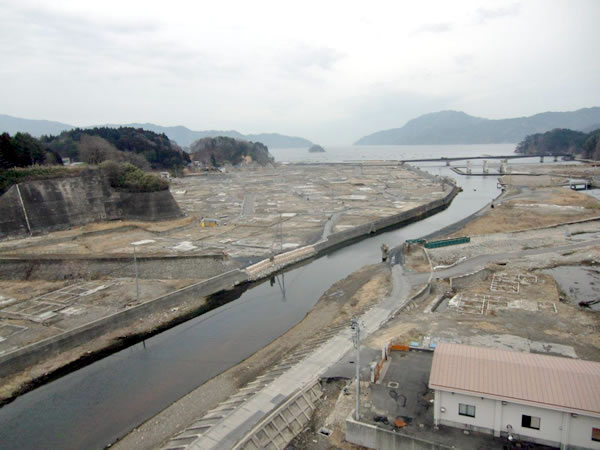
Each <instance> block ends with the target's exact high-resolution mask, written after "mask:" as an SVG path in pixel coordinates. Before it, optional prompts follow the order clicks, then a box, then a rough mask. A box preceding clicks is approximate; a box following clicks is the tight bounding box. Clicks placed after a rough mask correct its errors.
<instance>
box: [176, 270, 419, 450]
mask: <svg viewBox="0 0 600 450" xmlns="http://www.w3.org/2000/svg"><path fill="white" fill-rule="evenodd" d="M392 278H393V286H394V287H393V290H392V294H391V295H390V296H389V297H387V298H385V299H384V300H382V301H381V302H380V303H379V304H377V305H374V306H372V307H371V308H370V309H368V310H367V311H366V312H365V313H364V314H363V315H362V316H360V318H359V320H360V322H361V324H362V334H361V336H362V337H363V338H364V337H366V336H368V335H369V334H371V333H373V332H374V331H377V330H378V329H379V328H380V327H381V325H382V324H383V323H384V322H385V321H387V320H388V318H389V317H390V316H391V315H392V314H393V313H394V312H395V311H396V310H397V309H398V308H400V307H402V306H403V305H404V304H405V303H406V302H407V301H408V296H409V293H410V285H409V284H408V282H407V279H406V277H404V276H403V269H402V266H400V265H395V266H393V267H392ZM351 349H352V339H351V330H350V328H349V327H344V328H343V329H341V331H339V332H338V333H336V334H335V335H334V336H333V337H331V338H330V339H328V340H327V341H325V342H324V343H323V344H321V345H320V346H318V347H316V348H315V349H314V350H313V351H312V352H310V353H309V354H308V355H307V356H306V357H305V358H304V359H302V360H301V361H300V362H298V363H297V364H295V365H294V366H292V367H290V368H289V369H287V370H286V371H285V372H283V373H282V374H281V375H279V376H278V377H277V378H275V379H274V380H273V381H272V382H271V383H270V384H268V385H267V386H265V387H263V388H262V389H261V390H260V391H259V392H258V393H255V394H254V395H253V396H252V397H251V398H249V399H248V400H247V401H246V402H245V403H244V404H243V405H241V406H239V407H237V408H236V409H235V410H234V411H233V412H231V413H230V414H227V413H225V412H224V413H223V416H221V417H218V419H219V420H218V422H216V423H214V424H212V426H211V427H210V428H209V429H208V430H207V431H206V432H204V434H202V435H201V436H199V437H198V438H197V439H195V440H194V441H193V442H190V443H188V444H187V445H186V446H185V447H180V448H186V449H195V450H199V449H202V450H205V449H222V448H232V447H233V446H234V445H235V444H236V443H237V442H239V441H240V440H241V439H242V438H243V437H244V436H246V434H247V433H248V432H250V431H251V430H252V429H253V428H254V427H255V426H256V425H257V424H258V423H259V422H260V421H261V420H262V419H263V418H264V417H265V416H267V415H268V414H269V413H271V412H273V411H274V410H275V409H276V408H277V407H278V406H279V405H281V404H283V403H284V402H285V401H286V399H288V398H290V396H292V395H293V394H294V393H296V392H298V391H299V390H300V389H302V388H304V387H306V386H308V385H309V383H311V382H314V381H315V379H316V378H318V377H319V376H321V375H322V374H324V373H325V372H326V371H327V370H328V369H329V368H330V367H331V366H333V365H334V364H335V363H337V362H338V361H339V360H340V359H341V358H342V357H343V356H344V355H345V354H346V353H347V352H348V351H349V350H351Z"/></svg>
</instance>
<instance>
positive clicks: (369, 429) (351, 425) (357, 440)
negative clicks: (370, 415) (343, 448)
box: [346, 417, 453, 450]
mask: <svg viewBox="0 0 600 450" xmlns="http://www.w3.org/2000/svg"><path fill="white" fill-rule="evenodd" d="M346 440H347V441H348V442H351V443H353V444H357V445H360V446H361V447H366V448H373V449H377V450H396V449H398V448H407V449H412V450H445V449H451V448H453V447H450V446H448V445H444V444H441V443H438V442H432V441H428V440H425V439H420V438H417V437H415V436H409V435H406V434H402V433H400V432H398V431H388V430H384V429H382V428H379V427H377V426H375V425H371V424H368V423H364V422H357V421H356V420H354V419H353V418H352V417H348V418H347V419H346Z"/></svg>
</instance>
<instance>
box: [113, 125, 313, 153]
mask: <svg viewBox="0 0 600 450" xmlns="http://www.w3.org/2000/svg"><path fill="white" fill-rule="evenodd" d="M106 126H107V127H120V126H127V127H135V128H143V129H144V130H150V131H154V132H155V133H164V134H166V135H167V136H168V138H169V139H171V140H173V141H175V142H177V143H178V144H179V145H181V146H183V147H189V146H190V145H191V144H192V143H193V142H194V141H197V140H198V139H202V138H205V137H217V136H224V137H230V138H234V139H243V140H246V141H252V142H261V143H263V144H265V145H266V146H267V147H269V148H288V147H289V148H291V147H310V146H311V145H312V142H310V141H309V140H307V139H304V138H301V137H295V136H285V135H283V134H277V133H260V134H242V133H240V132H238V131H235V130H207V131H194V130H190V129H189V128H186V127H182V126H178V127H163V126H161V125H155V124H153V123H129V124H127V125H112V124H111V125H106Z"/></svg>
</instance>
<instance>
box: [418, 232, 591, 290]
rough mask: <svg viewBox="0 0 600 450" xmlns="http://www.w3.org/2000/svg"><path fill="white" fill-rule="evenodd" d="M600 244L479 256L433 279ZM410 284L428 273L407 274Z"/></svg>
mask: <svg viewBox="0 0 600 450" xmlns="http://www.w3.org/2000/svg"><path fill="white" fill-rule="evenodd" d="M598 244H600V239H591V240H589V241H581V242H576V243H573V244H568V245H560V246H557V247H543V248H533V249H528V250H520V251H518V252H510V253H493V254H489V255H480V256H476V257H474V258H471V259H467V260H466V261H463V262H461V263H460V264H457V265H456V266H454V267H449V268H447V269H442V270H438V271H435V272H434V273H433V276H434V278H449V277H456V276H460V275H464V274H467V273H471V272H475V271H477V270H479V269H483V268H484V267H485V266H486V265H488V264H489V263H491V262H496V261H504V260H510V259H515V258H519V257H522V256H533V255H543V254H544V253H558V252H564V251H569V250H575V249H578V248H583V247H588V246H590V245H598ZM407 277H408V278H409V280H410V282H411V283H413V284H417V283H425V282H426V281H427V279H428V278H429V272H427V273H415V274H408V275H407Z"/></svg>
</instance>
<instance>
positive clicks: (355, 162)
mask: <svg viewBox="0 0 600 450" xmlns="http://www.w3.org/2000/svg"><path fill="white" fill-rule="evenodd" d="M546 157H549V158H554V161H558V158H565V159H569V160H571V159H573V155H571V154H569V153H557V154H544V155H516V154H514V153H513V154H510V155H501V156H494V155H488V156H451V157H449V158H446V157H443V156H442V157H441V158H421V159H393V160H381V161H380V160H368V159H367V160H356V159H354V160H347V161H343V162H342V163H339V162H332V161H321V162H316V161H315V162H304V161H302V162H294V164H296V165H310V166H314V165H333V164H348V165H355V166H363V165H369V166H397V165H400V164H405V163H407V164H410V163H419V162H445V163H446V165H447V166H449V165H450V162H451V161H468V160H471V159H486V160H487V159H517V158H540V162H544V158H546Z"/></svg>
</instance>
